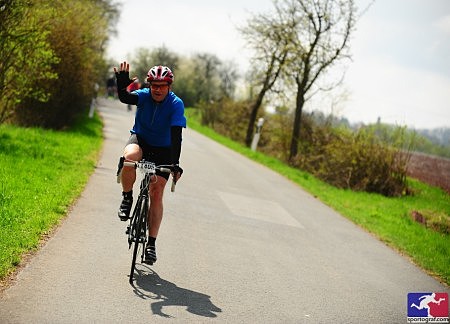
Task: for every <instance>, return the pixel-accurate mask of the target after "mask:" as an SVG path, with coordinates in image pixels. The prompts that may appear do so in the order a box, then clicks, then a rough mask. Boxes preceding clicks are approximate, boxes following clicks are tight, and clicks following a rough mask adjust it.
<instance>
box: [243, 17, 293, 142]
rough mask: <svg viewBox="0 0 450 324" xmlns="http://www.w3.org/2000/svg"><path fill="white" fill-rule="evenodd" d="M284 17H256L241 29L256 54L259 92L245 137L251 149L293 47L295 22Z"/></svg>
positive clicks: (253, 76) (253, 70) (254, 80)
mask: <svg viewBox="0 0 450 324" xmlns="http://www.w3.org/2000/svg"><path fill="white" fill-rule="evenodd" d="M281 14H282V12H280V11H277V13H276V14H275V15H272V14H259V15H255V16H253V17H252V18H251V19H250V20H249V22H248V24H247V25H246V26H244V27H242V28H240V29H239V31H240V32H241V34H242V35H243V37H244V39H245V40H246V41H247V45H248V46H249V47H250V48H251V49H253V50H254V52H255V55H254V56H253V58H252V60H251V62H250V63H251V71H250V82H252V83H253V84H254V86H255V87H257V88H258V89H259V92H258V94H257V95H256V99H254V100H252V104H251V107H250V117H249V121H248V126H247V133H246V137H245V144H246V145H247V146H250V144H251V142H252V137H253V131H254V127H255V122H256V118H257V115H258V111H259V109H260V107H261V105H262V103H263V100H264V97H265V95H266V93H267V92H268V91H270V90H271V89H272V87H273V86H274V84H275V82H276V81H277V79H278V78H279V77H280V74H281V72H282V69H283V67H284V65H285V63H286V60H287V58H288V53H289V47H290V46H291V44H292V42H291V39H290V38H291V36H292V35H291V34H290V31H291V30H292V29H293V28H292V26H289V25H290V24H291V23H292V21H285V20H284V19H283V17H282V15H281ZM294 23H295V22H294Z"/></svg>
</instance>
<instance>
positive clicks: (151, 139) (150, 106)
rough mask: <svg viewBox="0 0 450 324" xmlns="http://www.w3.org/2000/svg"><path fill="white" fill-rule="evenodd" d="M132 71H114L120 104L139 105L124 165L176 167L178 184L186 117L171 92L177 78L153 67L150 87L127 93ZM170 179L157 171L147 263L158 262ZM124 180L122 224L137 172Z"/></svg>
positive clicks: (128, 170) (124, 68)
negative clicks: (144, 162) (145, 163)
mask: <svg viewBox="0 0 450 324" xmlns="http://www.w3.org/2000/svg"><path fill="white" fill-rule="evenodd" d="M129 71H130V65H129V64H128V63H127V62H123V63H121V64H120V70H119V71H117V68H115V67H114V73H115V75H116V79H117V88H118V96H119V100H120V101H121V102H122V103H125V104H130V105H137V109H136V116H135V120H134V126H133V128H132V129H131V131H130V133H131V135H130V138H129V139H128V142H127V144H126V146H125V149H124V153H123V156H124V158H125V161H139V160H141V159H142V158H145V159H146V160H148V161H151V162H154V163H155V164H156V165H161V164H166V165H167V164H169V165H173V166H174V168H173V170H174V171H173V176H174V178H175V181H177V180H178V179H179V178H180V177H181V174H182V173H183V170H182V169H181V168H180V167H179V159H180V153H181V139H182V128H185V127H186V117H185V116H184V103H183V101H182V100H181V99H180V98H179V97H177V96H176V95H175V94H174V93H173V92H172V91H171V86H172V82H173V80H174V75H173V73H172V71H171V70H170V69H169V68H168V67H166V66H161V65H159V66H154V67H152V68H151V69H150V70H149V71H148V74H147V80H146V81H147V82H148V84H149V87H148V88H143V89H139V90H135V91H133V92H128V91H127V86H129V85H130V84H131V83H133V80H130V76H129ZM168 178H169V174H167V173H163V172H159V171H157V173H156V176H155V178H154V179H152V181H151V184H150V188H149V195H150V208H149V213H148V224H149V225H148V226H149V238H148V241H147V245H146V248H145V258H144V261H145V262H147V263H154V262H155V261H156V244H155V243H156V237H157V236H158V231H159V227H160V225H161V221H162V217H163V192H164V188H165V185H166V183H167V180H168ZM121 180H122V190H123V191H122V196H123V197H122V202H121V204H120V207H119V212H118V216H119V218H120V220H122V221H127V220H128V219H129V217H130V211H131V206H132V204H133V185H134V182H135V181H136V170H135V169H134V168H133V167H128V166H124V168H123V170H122V179H121Z"/></svg>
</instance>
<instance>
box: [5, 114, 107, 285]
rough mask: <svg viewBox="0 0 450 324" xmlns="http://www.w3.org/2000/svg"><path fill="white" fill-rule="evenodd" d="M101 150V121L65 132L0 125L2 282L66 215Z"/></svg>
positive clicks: (83, 122)
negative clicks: (24, 255) (25, 254)
mask: <svg viewBox="0 0 450 324" xmlns="http://www.w3.org/2000/svg"><path fill="white" fill-rule="evenodd" d="M101 144H102V122H101V120H100V118H99V117H98V116H97V115H96V116H95V118H92V119H89V118H88V117H86V118H83V119H81V120H79V121H78V123H77V124H76V125H75V126H74V127H73V128H71V129H69V130H66V131H52V130H44V129H41V128H21V127H16V126H9V125H0V148H1V149H0V179H1V183H0V215H1V217H0V228H1V232H0V279H2V278H5V277H6V276H7V275H8V274H9V273H11V272H12V271H13V270H14V268H15V267H16V266H17V265H19V263H20V261H21V258H22V256H23V254H24V253H26V252H29V251H32V250H33V249H36V248H37V247H38V246H39V242H40V240H41V239H42V237H43V236H44V235H45V234H46V233H48V232H49V231H51V229H52V228H54V227H55V226H56V225H57V224H58V222H59V221H60V220H61V218H63V217H64V216H65V215H66V214H67V211H68V208H69V207H70V206H71V204H72V203H73V202H74V200H75V199H76V198H77V197H78V196H79V195H80V193H81V192H82V190H83V188H84V186H85V184H86V182H87V180H88V178H89V176H90V175H91V173H92V172H93V170H94V167H95V165H96V162H97V159H98V154H99V151H100V148H101Z"/></svg>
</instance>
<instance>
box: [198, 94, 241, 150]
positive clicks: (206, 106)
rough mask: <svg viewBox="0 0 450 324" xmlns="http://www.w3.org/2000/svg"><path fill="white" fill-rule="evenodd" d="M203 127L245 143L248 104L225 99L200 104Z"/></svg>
mask: <svg viewBox="0 0 450 324" xmlns="http://www.w3.org/2000/svg"><path fill="white" fill-rule="evenodd" d="M198 107H199V110H200V111H201V123H202V125H205V126H209V127H211V128H213V129H214V130H215V131H216V132H218V133H219V134H223V135H225V136H227V137H229V138H231V139H232V140H234V141H237V142H241V143H243V139H244V138H245V134H246V131H247V120H248V104H247V103H246V102H245V101H239V102H236V101H233V100H232V99H229V98H223V99H221V100H218V101H214V102H209V103H207V102H204V101H202V102H200V104H198Z"/></svg>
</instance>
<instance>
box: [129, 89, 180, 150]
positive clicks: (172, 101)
mask: <svg viewBox="0 0 450 324" xmlns="http://www.w3.org/2000/svg"><path fill="white" fill-rule="evenodd" d="M133 93H135V94H137V95H138V97H139V99H138V104H137V109H136V116H135V119H134V126H133V129H132V130H131V131H130V132H131V133H132V134H137V135H139V136H141V137H142V138H143V139H144V140H145V141H146V142H147V144H148V145H151V146H158V147H169V146H170V144H171V140H170V131H171V127H172V126H181V127H184V128H185V127H186V117H185V116H184V103H183V101H182V100H181V99H180V98H178V97H177V96H176V95H175V94H174V93H173V92H169V93H168V94H167V96H166V98H165V99H164V100H163V101H162V102H161V103H157V102H155V101H154V100H153V98H152V95H151V93H150V89H149V88H144V89H140V90H136V91H133Z"/></svg>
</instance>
